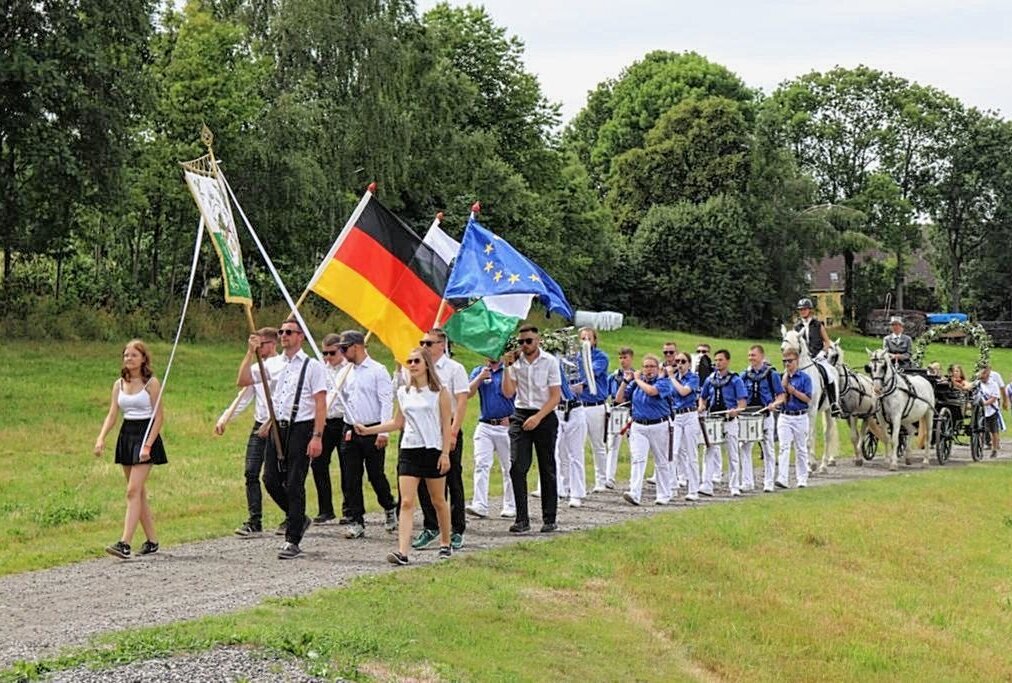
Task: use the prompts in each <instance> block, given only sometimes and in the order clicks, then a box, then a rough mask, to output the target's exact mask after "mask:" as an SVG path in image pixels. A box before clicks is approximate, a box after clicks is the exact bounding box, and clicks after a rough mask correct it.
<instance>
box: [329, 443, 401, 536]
mask: <svg viewBox="0 0 1012 683" xmlns="http://www.w3.org/2000/svg"><path fill="white" fill-rule="evenodd" d="M348 434H350V435H351V438H350V439H347V438H346V440H345V441H344V442H343V443H344V449H343V450H344V458H345V467H346V468H347V473H348V476H347V481H348V485H347V487H345V485H344V483H343V480H342V484H341V488H342V490H345V496H346V498H345V500H346V501H347V502H348V513H347V517H348V518H349V519H350V520H352V521H353V522H358V523H359V524H365V497H364V496H363V494H362V474H363V472H364V473H365V474H367V475H368V477H369V483H370V484H372V490H373V491H375V492H376V501H377V502H378V503H379V504H380V507H382V508H383V509H384V510H393V509H395V508H396V507H397V501H395V500H394V497H393V494H391V493H390V482H389V481H387V475H386V472H384V471H383V461H384V459H385V457H384V456H385V453H386V449H384V448H376V436H375V435H373V436H359V435H358V434H356V433H355V432H354V430H352V429H351V428H350V427H349V428H347V429H345V435H346V436H347V435H348Z"/></svg>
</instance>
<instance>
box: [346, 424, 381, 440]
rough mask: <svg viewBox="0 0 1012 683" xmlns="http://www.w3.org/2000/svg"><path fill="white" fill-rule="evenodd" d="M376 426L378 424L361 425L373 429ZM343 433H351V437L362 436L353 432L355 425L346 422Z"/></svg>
mask: <svg viewBox="0 0 1012 683" xmlns="http://www.w3.org/2000/svg"><path fill="white" fill-rule="evenodd" d="M378 424H379V422H367V423H366V424H364V425H363V427H375V426H376V425H378ZM344 431H345V432H351V435H352V436H362V435H361V434H359V433H358V432H356V431H355V425H353V424H349V423H347V422H345V423H344ZM369 436H374V435H373V434H370V435H369ZM362 438H368V437H362Z"/></svg>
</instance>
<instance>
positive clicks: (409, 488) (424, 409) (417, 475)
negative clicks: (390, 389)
mask: <svg viewBox="0 0 1012 683" xmlns="http://www.w3.org/2000/svg"><path fill="white" fill-rule="evenodd" d="M406 367H407V370H408V375H409V378H410V379H409V381H408V383H407V384H406V385H404V386H401V387H399V388H398V389H397V409H396V410H395V411H394V417H393V419H392V420H390V421H389V422H384V423H382V424H378V425H374V426H372V427H366V426H365V425H362V424H356V425H355V431H356V432H358V433H359V434H361V435H363V436H368V435H370V434H380V433H384V432H390V431H394V430H401V440H400V455H399V456H398V458H397V476H398V483H399V484H400V490H401V509H400V523H399V525H398V536H397V542H398V549H397V550H396V551H394V552H392V553H390V554H389V555H387V560H388V561H389V562H390V563H391V564H400V565H403V564H407V563H408V550H409V549H410V548H411V527H412V521H413V513H414V509H415V499H416V498H417V496H418V484H419V482H420V481H421V480H422V479H424V480H425V486H426V487H427V488H428V491H429V496H430V497H431V498H432V504H433V506H434V507H435V508H436V519H437V520H438V521H439V545H440V548H439V558H440V559H448V558H449V557H450V555H451V553H452V551H451V550H450V506H449V504H448V503H447V502H446V479H445V478H446V473H447V472H448V471H449V470H450V441H451V438H452V437H451V433H450V419H451V417H452V416H453V405H452V401H451V400H450V393H449V392H448V391H447V390H446V389H445V388H443V386H442V385H441V384H440V382H439V376H438V375H437V374H436V366H435V364H434V363H433V362H432V356H430V355H429V352H428V351H427V350H425V349H423V348H420V347H419V348H415V349H413V350H412V351H411V353H410V354H409V355H408V359H407V362H406Z"/></svg>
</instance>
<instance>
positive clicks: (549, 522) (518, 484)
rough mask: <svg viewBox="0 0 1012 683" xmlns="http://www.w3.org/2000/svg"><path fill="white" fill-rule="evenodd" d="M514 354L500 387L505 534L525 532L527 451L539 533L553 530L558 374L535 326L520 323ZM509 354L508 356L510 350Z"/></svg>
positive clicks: (527, 523)
mask: <svg viewBox="0 0 1012 683" xmlns="http://www.w3.org/2000/svg"><path fill="white" fill-rule="evenodd" d="M517 336H518V339H519V341H520V354H519V357H518V358H516V360H515V361H514V359H513V358H512V357H508V358H507V359H506V363H507V366H508V367H507V369H506V372H505V373H504V374H503V381H502V391H503V395H504V396H506V397H507V398H513V399H514V412H513V416H512V417H511V418H510V460H511V461H512V465H511V466H510V479H512V480H513V495H514V497H515V499H516V507H517V517H516V522H515V523H514V524H513V525H512V526H511V527H510V533H514V534H522V533H526V532H528V531H530V529H531V521H530V515H529V514H528V509H527V473H528V472H529V471H530V469H531V460H532V458H531V456H532V451H535V452H537V456H538V477H539V479H540V481H541V516H542V520H541V521H542V526H541V531H542V533H548V532H551V531H557V530H558V528H559V527H558V525H557V524H556V523H555V515H556V510H557V508H558V504H559V501H558V489H557V487H556V481H555V438H556V433H557V432H558V428H559V418H558V417H556V415H555V407H556V406H557V405H559V399H560V398H561V396H562V373H561V371H560V370H559V361H558V360H557V359H556V358H555V356H553V355H552V354H550V353H547V352H545V351H543V350H542V349H541V347H540V343H541V338H540V337H539V336H538V328H537V327H535V326H534V325H524V326H523V327H521V328H520V329H519V330H518V332H517ZM511 356H512V354H511Z"/></svg>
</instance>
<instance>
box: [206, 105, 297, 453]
mask: <svg viewBox="0 0 1012 683" xmlns="http://www.w3.org/2000/svg"><path fill="white" fill-rule="evenodd" d="M200 141H201V142H203V143H204V146H206V147H207V155H208V156H209V157H210V158H211V172H212V173H213V174H214V178H215V180H217V179H218V177H219V176H218V160H217V159H216V158H215V156H214V133H212V132H211V129H210V128H208V127H207V124H206V123H205V124H201V126H200ZM226 201H227V200H226ZM243 309H244V310H245V311H246V322H247V323H249V332H250V334H256V331H257V326H256V322H254V320H253V305H252V304H244V305H243ZM254 355H256V358H257V367H258V368H260V382H261V384H263V387H264V398H265V399H266V403H267V413H268V414H269V415H270V421H271V424H270V430H271V434H272V435H273V438H274V447H275V448H276V449H277V452H278V458H279V459H280V460H284V459H285V452H284V450H283V449H282V448H281V435H280V434H279V433H278V430H277V428H276V425H277V423H278V420H277V417H276V416H275V415H274V402H273V401H272V400H271V387H270V382H268V378H267V371H266V369H265V368H264V361H263V358H261V357H260V349H259V348H257V352H256V354H254Z"/></svg>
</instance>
